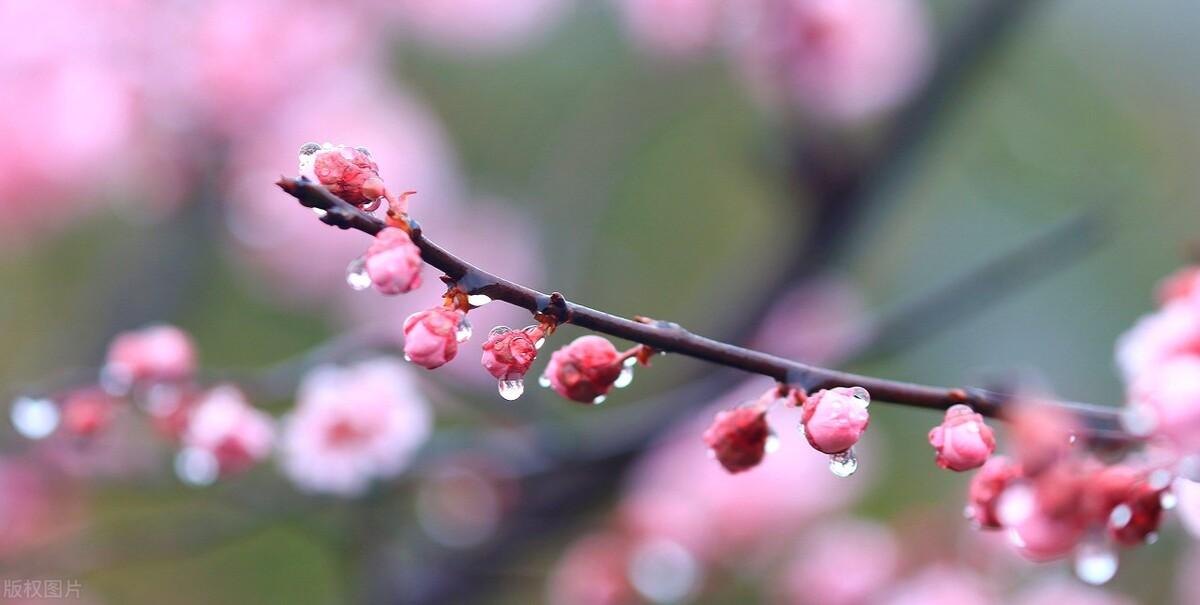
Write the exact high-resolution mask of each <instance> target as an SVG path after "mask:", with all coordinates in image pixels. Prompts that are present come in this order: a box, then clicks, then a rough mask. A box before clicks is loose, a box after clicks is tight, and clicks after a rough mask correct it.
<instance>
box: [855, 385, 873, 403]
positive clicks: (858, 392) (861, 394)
mask: <svg viewBox="0 0 1200 605" xmlns="http://www.w3.org/2000/svg"><path fill="white" fill-rule="evenodd" d="M850 394H851V395H853V396H854V398H855V399H861V400H863V401H865V402H867V403H871V394H870V393H868V392H867V390H866V389H864V388H862V387H851V388H850Z"/></svg>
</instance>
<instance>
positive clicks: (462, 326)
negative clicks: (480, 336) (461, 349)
mask: <svg viewBox="0 0 1200 605" xmlns="http://www.w3.org/2000/svg"><path fill="white" fill-rule="evenodd" d="M454 338H455V340H457V341H458V342H467V341H468V340H471V320H470V319H467V316H466V315H463V317H462V319H461V320H459V322H458V327H457V328H455V329H454Z"/></svg>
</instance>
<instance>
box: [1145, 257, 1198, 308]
mask: <svg viewBox="0 0 1200 605" xmlns="http://www.w3.org/2000/svg"><path fill="white" fill-rule="evenodd" d="M1155 294H1156V295H1157V298H1158V303H1159V304H1161V305H1164V306H1165V305H1169V304H1171V303H1173V302H1179V301H1187V300H1189V299H1196V298H1197V297H1198V296H1200V267H1197V266H1192V267H1184V268H1182V269H1180V270H1178V271H1176V272H1174V273H1172V274H1170V275H1168V276H1167V277H1166V278H1164V279H1163V280H1162V281H1161V282H1160V283H1159V284H1158V289H1157V291H1156V292H1155Z"/></svg>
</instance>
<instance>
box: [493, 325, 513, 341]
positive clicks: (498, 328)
mask: <svg viewBox="0 0 1200 605" xmlns="http://www.w3.org/2000/svg"><path fill="white" fill-rule="evenodd" d="M509 332H512V328H510V327H508V326H496V327H494V328H492V329H491V330H489V331H488V338H492V337H495V336H499V335H501V334H507V333H509Z"/></svg>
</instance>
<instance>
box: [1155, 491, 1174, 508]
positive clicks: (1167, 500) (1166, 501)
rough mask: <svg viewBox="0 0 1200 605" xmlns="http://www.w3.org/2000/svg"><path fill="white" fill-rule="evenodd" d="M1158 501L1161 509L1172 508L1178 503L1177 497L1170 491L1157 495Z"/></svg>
mask: <svg viewBox="0 0 1200 605" xmlns="http://www.w3.org/2000/svg"><path fill="white" fill-rule="evenodd" d="M1158 502H1159V504H1160V505H1161V506H1162V507H1163V510H1173V509H1174V508H1175V507H1176V506H1178V505H1179V497H1178V496H1176V495H1175V494H1174V493H1172V492H1163V493H1162V494H1159V496H1158Z"/></svg>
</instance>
